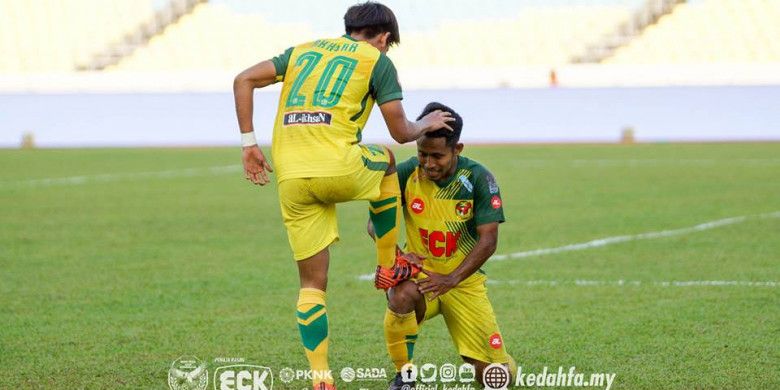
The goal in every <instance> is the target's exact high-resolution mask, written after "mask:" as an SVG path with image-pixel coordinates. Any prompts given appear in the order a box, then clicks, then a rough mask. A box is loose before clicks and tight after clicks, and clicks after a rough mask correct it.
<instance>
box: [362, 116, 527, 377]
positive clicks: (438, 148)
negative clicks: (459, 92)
mask: <svg viewBox="0 0 780 390" xmlns="http://www.w3.org/2000/svg"><path fill="white" fill-rule="evenodd" d="M435 111H444V112H448V113H450V114H451V115H452V117H453V118H455V121H453V122H451V123H450V124H451V126H452V128H453V129H454V131H435V132H430V133H427V134H425V135H424V136H423V137H421V138H420V139H419V140H417V157H412V158H410V159H409V160H407V161H404V162H402V163H400V164H398V179H399V180H400V184H401V199H402V202H403V205H404V222H405V225H406V238H407V242H406V247H405V251H406V252H407V256H408V257H410V258H412V259H414V260H413V261H414V262H415V263H419V262H422V263H423V265H424V267H423V270H422V272H421V273H420V275H419V276H418V277H417V278H416V279H415V280H406V281H403V282H401V283H399V284H398V285H397V286H395V287H393V288H391V289H390V290H389V291H388V305H387V312H386V313H385V322H384V327H385V341H386V343H387V350H388V352H389V353H390V357H391V359H392V360H393V363H394V365H395V367H396V371H397V374H396V377H395V379H394V381H393V383H391V385H390V389H391V390H398V389H409V388H414V383H405V382H404V378H403V376H402V374H401V369H402V367H403V366H404V365H405V364H407V363H410V362H411V361H412V357H413V354H414V345H415V342H416V340H417V334H418V329H419V326H420V325H421V324H422V323H423V322H424V321H426V320H428V319H430V318H432V317H435V316H437V315H439V314H441V315H442V316H443V317H444V321H445V323H446V324H447V329H448V330H449V332H450V336H451V337H452V341H453V342H454V343H455V347H456V348H457V350H458V353H459V354H460V355H461V357H462V358H463V360H465V361H466V362H468V363H471V364H472V365H474V366H475V368H476V371H477V378H479V380H480V381H482V372H483V370H484V369H485V367H487V365H489V364H491V363H501V364H505V365H507V366H509V369H510V371H514V370H515V367H516V365H515V363H514V360H513V359H512V357H511V356H509V354H508V353H507V352H506V349H505V348H504V341H503V338H502V337H501V332H500V331H499V329H498V324H497V322H496V316H495V314H494V313H493V307H492V305H491V304H490V301H489V300H488V296H487V288H486V287H485V281H486V280H487V278H486V276H485V274H484V273H483V272H482V271H481V269H480V268H481V267H482V265H483V264H485V262H486V261H487V259H488V258H489V257H490V256H491V255H493V252H495V250H496V244H497V242H498V225H499V224H500V223H502V222H504V211H503V206H502V201H501V193H500V192H499V189H498V184H497V183H496V179H495V178H494V177H493V175H492V174H491V173H490V172H488V170H487V169H485V167H483V166H482V165H480V164H479V163H478V162H476V161H474V160H470V159H468V158H466V157H464V156H462V155H461V152H462V151H463V144H462V143H460V142H459V139H460V133H461V130H462V128H463V120H462V119H461V117H460V115H458V114H457V113H456V112H455V111H453V110H452V109H451V108H449V107H447V106H444V105H442V104H439V103H430V104H428V105H427V106H426V107H425V109H424V110H423V113H422V114H421V115H420V117H423V116H424V115H427V114H429V113H431V112H435ZM372 225H373V222H371V221H369V234H370V235H372V236H373V235H374V231H373V230H374V227H373V226H372ZM421 259H423V260H421ZM407 379H408V378H407Z"/></svg>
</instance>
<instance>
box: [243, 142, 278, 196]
mask: <svg viewBox="0 0 780 390" xmlns="http://www.w3.org/2000/svg"><path fill="white" fill-rule="evenodd" d="M241 160H242V161H243V163H244V176H245V177H246V179H247V180H249V181H251V182H252V183H254V184H257V185H261V186H263V185H266V184H268V183H269V182H270V180H269V179H268V174H267V173H266V171H268V172H273V171H274V170H273V169H272V168H271V164H269V163H268V160H266V159H265V155H264V154H263V152H262V151H261V150H260V147H258V146H257V145H252V146H245V147H244V148H243V150H242V156H241Z"/></svg>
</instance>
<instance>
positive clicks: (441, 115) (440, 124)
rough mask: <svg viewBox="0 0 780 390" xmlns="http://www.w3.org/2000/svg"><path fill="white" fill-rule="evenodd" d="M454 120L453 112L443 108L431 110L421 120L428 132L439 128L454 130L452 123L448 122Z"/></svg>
mask: <svg viewBox="0 0 780 390" xmlns="http://www.w3.org/2000/svg"><path fill="white" fill-rule="evenodd" d="M454 120H455V118H453V117H452V114H450V113H449V112H447V111H442V110H435V111H432V112H429V113H428V115H425V116H424V117H423V118H422V119H420V121H421V122H423V128H424V129H425V132H426V133H428V132H431V131H436V130H439V129H447V130H449V131H453V130H452V127H450V125H448V124H447V123H448V122H452V121H454Z"/></svg>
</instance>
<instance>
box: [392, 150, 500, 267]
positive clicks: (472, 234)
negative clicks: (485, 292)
mask: <svg viewBox="0 0 780 390" xmlns="http://www.w3.org/2000/svg"><path fill="white" fill-rule="evenodd" d="M419 164H420V163H419V161H418V159H417V158H416V157H412V158H410V159H409V160H406V161H404V162H402V163H400V164H398V167H397V169H398V180H399V181H400V183H401V196H402V201H403V204H404V222H405V225H406V240H407V242H406V247H405V251H406V252H414V253H417V254H420V255H423V256H426V257H427V259H426V261H425V262H424V264H425V267H424V269H428V270H431V271H434V272H437V273H442V274H449V273H450V272H452V271H453V270H455V268H457V267H458V265H460V264H461V263H462V262H463V260H464V259H465V258H466V255H468V253H469V252H471V250H472V249H473V248H474V246H475V245H476V243H477V241H478V240H479V236H478V235H477V226H479V225H482V224H486V223H490V222H499V223H501V222H504V208H503V204H502V201H501V193H500V191H499V188H498V184H497V183H496V179H495V177H493V175H492V174H491V173H490V172H488V170H487V169H485V167H483V166H482V165H480V164H479V163H477V162H476V161H473V160H470V159H468V158H466V157H463V156H459V157H458V165H457V167H456V170H455V174H454V175H452V177H450V178H449V179H447V180H446V181H444V182H439V183H436V182H433V181H431V180H428V179H427V178H425V175H424V174H423V172H422V170H421V168H420V166H419ZM475 275H479V273H475V274H474V275H472V277H474V276H475ZM469 279H471V277H470V278H469ZM467 280H468V279H467Z"/></svg>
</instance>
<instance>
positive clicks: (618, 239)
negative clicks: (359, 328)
mask: <svg viewBox="0 0 780 390" xmlns="http://www.w3.org/2000/svg"><path fill="white" fill-rule="evenodd" d="M765 218H780V211H775V212H771V213H764V214H758V215H743V216H739V217H732V218H724V219H718V220H715V221H709V222H704V223H700V224H698V225H695V226H690V227H686V228H681V229H674V230H661V231H656V232H647V233H640V234H634V235H623V236H614V237H606V238H600V239H596V240H592V241H588V242H582V243H579V244H569V245H564V246H559V247H555V248H542V249H534V250H530V251H523V252H514V253H509V254H503V255H494V256H492V257H491V258H490V260H493V261H503V260H511V259H522V258H526V257H534V256H543V255H549V254H555V253H562V252H571V251H579V250H585V249H590V248H597V247H601V246H606V245H611V244H618V243H622V242H628V241H635V240H649V239H653V238H664V237H674V236H681V235H685V234H690V233H695V232H700V231H704V230H709V229H714V228H717V227H721V226H727V225H733V224H737V223H742V222H745V221H747V220H750V219H765ZM357 278H358V280H374V274H365V275H359V276H358V277H357ZM549 282H550V283H553V282H554V281H549ZM704 282H706V281H704ZM704 282H696V283H704ZM523 283H525V282H523ZM658 283H667V282H658ZM668 283H673V282H668ZM691 283H695V282H691ZM727 283H732V282H727ZM733 283H741V282H733ZM746 283H751V282H746ZM766 283H775V282H766Z"/></svg>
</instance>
